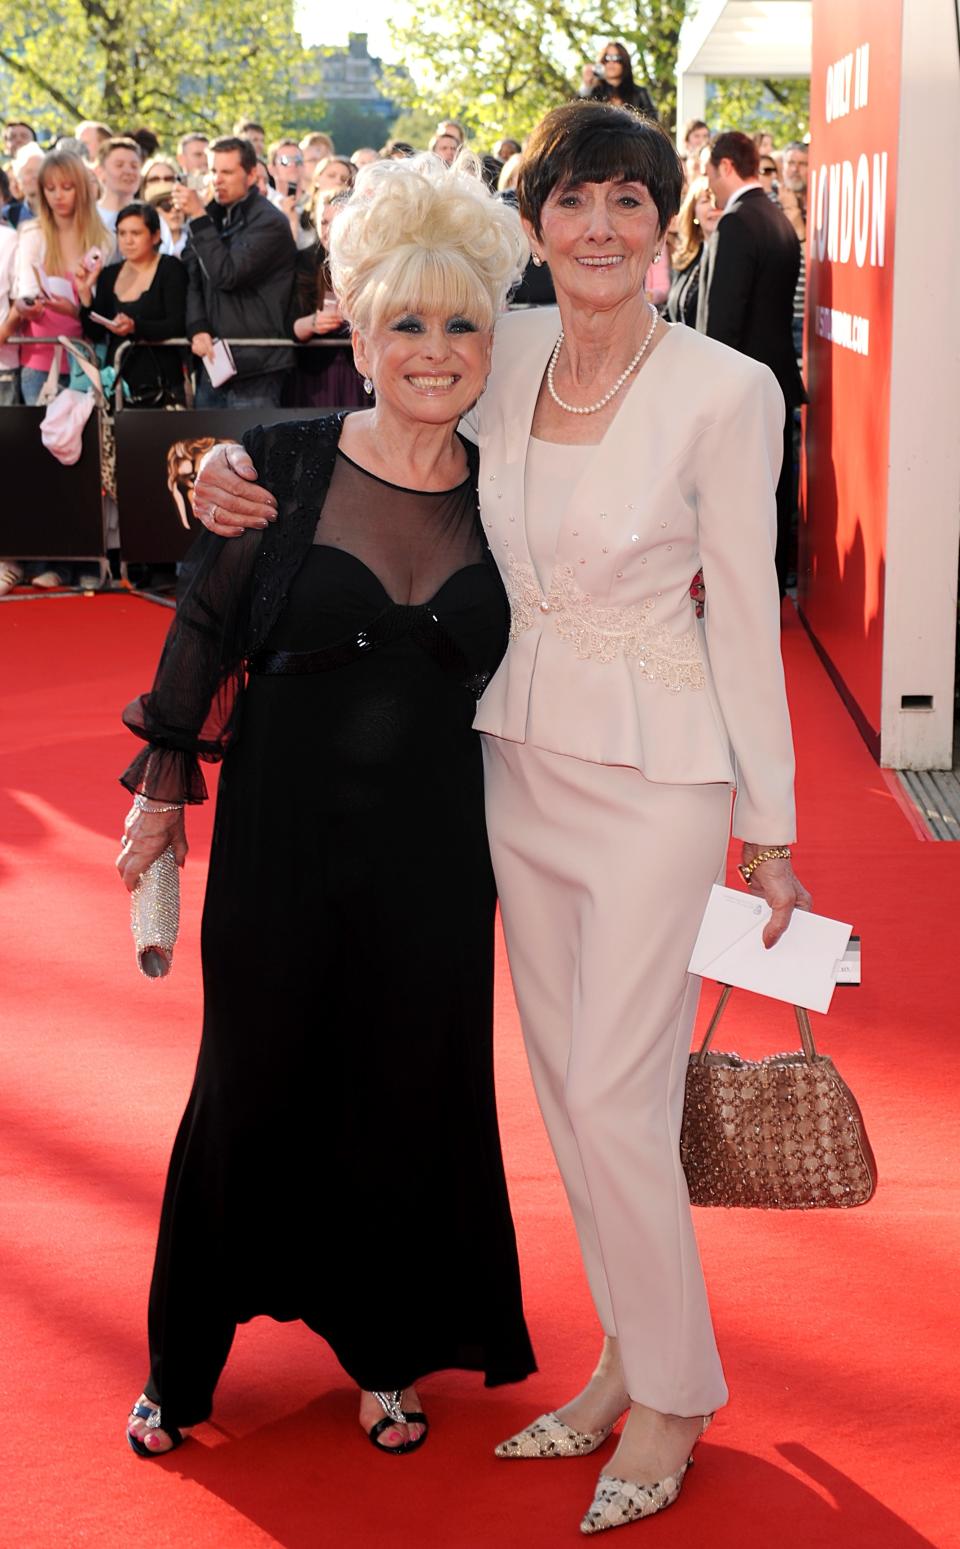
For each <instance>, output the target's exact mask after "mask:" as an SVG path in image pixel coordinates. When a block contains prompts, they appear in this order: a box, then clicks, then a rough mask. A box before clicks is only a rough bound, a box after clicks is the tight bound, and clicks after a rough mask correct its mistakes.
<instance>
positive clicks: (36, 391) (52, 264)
mask: <svg viewBox="0 0 960 1549" xmlns="http://www.w3.org/2000/svg"><path fill="white" fill-rule="evenodd" d="M37 193H38V206H37V214H38V219H37V220H35V221H30V222H29V223H25V224H24V225H22V226H21V228H20V229H19V231H18V239H19V240H18V247H17V259H16V273H15V279H14V293H15V301H16V308H17V313H18V315H19V317H20V320H21V321H20V324H19V329H20V332H21V333H22V334H29V335H30V336H31V337H33V338H43V337H49V336H50V335H56V334H66V335H67V336H68V337H69V338H80V337H81V335H82V333H83V325H82V323H81V321H80V307H79V298H78V296H77V287H76V281H75V279H74V274H75V271H76V269H77V267H78V266H79V265H80V264H82V263H83V261H84V259H87V260H88V262H89V263H90V264H91V265H92V266H96V265H98V264H99V263H100V262H101V261H102V259H103V258H104V257H109V256H110V255H111V254H112V252H113V247H114V240H113V237H112V235H111V234H110V232H109V231H107V229H106V227H105V226H104V224H103V222H102V220H101V219H100V216H99V214H98V213H97V205H96V196H95V193H94V191H93V188H92V186H91V182H90V177H89V171H88V168H87V166H86V164H85V163H84V162H83V161H82V160H81V158H80V157H79V156H76V155H74V153H73V152H72V151H51V152H50V154H49V155H47V156H45V157H44V158H43V162H42V163H41V166H40V174H39V181H38V191H37ZM44 276H46V277H48V278H56V279H59V280H66V281H68V282H69V285H70V296H69V299H68V298H67V297H60V296H54V295H52V294H49V293H48V292H47V291H45V290H44V283H45V281H44ZM55 348H56V346H55V345H52V344H24V345H22V346H21V350H20V361H21V369H20V393H21V396H22V398H23V401H24V403H26V404H35V403H36V401H37V399H38V398H39V396H40V390H41V388H42V387H43V385H44V383H45V382H46V380H47V377H48V375H49V373H50V367H51V365H52V364H53V355H54V349H55ZM69 381H70V373H69V370H68V369H67V366H66V364H65V363H64V364H63V365H62V367H61V371H60V386H61V387H66V386H67V384H68V383H69ZM13 571H17V572H20V573H22V570H21V567H20V566H19V565H14V566H8V567H6V569H5V571H4V575H5V576H6V577H7V578H9V576H10V574H11V573H12V572H13ZM29 571H30V574H31V581H32V584H33V585H34V586H37V587H40V588H41V589H43V590H48V589H50V588H53V587H56V586H59V585H61V584H63V582H64V581H65V580H66V578H67V576H68V575H69V567H67V566H64V565H62V564H61V565H60V566H59V567H58V568H53V567H50V566H47V565H38V564H36V563H34V564H32V565H30V567H29Z"/></svg>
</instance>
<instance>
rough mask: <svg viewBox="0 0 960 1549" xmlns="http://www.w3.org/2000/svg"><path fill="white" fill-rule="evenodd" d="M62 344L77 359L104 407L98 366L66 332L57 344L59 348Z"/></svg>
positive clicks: (95, 395) (71, 356) (98, 400)
mask: <svg viewBox="0 0 960 1549" xmlns="http://www.w3.org/2000/svg"><path fill="white" fill-rule="evenodd" d="M61 346H62V348H63V349H65V350H66V352H67V354H68V355H69V356H70V359H71V360H74V361H76V363H77V365H78V366H79V367H80V370H81V371H82V372H83V374H84V376H85V377H86V378H87V381H88V382H89V383H90V386H91V387H92V388H93V394H94V397H95V399H96V400H97V403H98V404H100V405H101V407H102V405H103V383H102V382H101V380H100V372H99V370H98V369H97V367H96V366H95V365H93V364H92V362H91V361H89V360H88V359H87V356H86V355H85V353H84V351H83V350H82V349H80V348H79V346H78V345H76V344H75V343H74V342H73V340H72V339H71V338H69V337H68V336H67V335H66V334H61V336H60V344H58V345H57V348H58V349H60V348H61Z"/></svg>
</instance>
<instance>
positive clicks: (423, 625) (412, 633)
mask: <svg viewBox="0 0 960 1549" xmlns="http://www.w3.org/2000/svg"><path fill="white" fill-rule="evenodd" d="M404 639H407V640H411V641H413V642H414V644H416V645H418V646H420V647H421V649H422V650H424V651H426V653H427V655H428V656H431V657H433V659H434V661H436V663H437V664H438V666H440V667H443V668H444V669H445V670H447V671H449V672H452V673H454V674H455V675H456V676H458V677H459V678H460V681H461V682H462V683H463V685H464V687H466V688H469V689H470V690H471V692H472V693H474V694H476V695H477V696H479V695H480V694H481V693H482V692H483V689H484V688H485V687H486V684H487V681H488V680H489V673H471V672H470V668H469V664H468V662H467V660H466V658H465V657H464V655H463V652H462V651H461V650H460V647H459V646H458V645H456V643H455V642H454V641H453V640H451V638H450V636H449V635H448V634H447V632H446V630H445V629H444V628H443V626H442V625H441V623H440V621H439V619H438V618H437V616H436V614H435V613H434V612H433V610H432V606H431V604H430V603H420V604H416V605H414V606H411V607H402V606H401V605H400V604H398V603H395V604H394V605H393V606H392V607H390V608H386V609H385V610H384V612H383V613H381V614H380V615H379V616H378V617H377V618H375V619H374V621H373V623H372V624H370V625H369V626H368V627H367V628H366V629H359V630H358V631H357V633H356V634H355V635H348V636H347V637H346V638H345V639H343V640H336V641H334V642H333V643H332V644H331V645H326V646H322V647H321V648H320V650H318V651H265V650H264V651H258V652H257V653H256V655H254V656H251V657H250V659H249V660H248V662H247V671H248V672H249V673H251V674H252V675H254V676H256V677H278V676H293V675H297V674H303V673H311V672H329V671H330V670H331V669H332V668H334V667H347V666H349V665H350V663H351V662H357V661H360V660H361V659H362V658H363V657H364V656H367V655H368V654H369V653H370V652H371V651H375V650H376V649H377V648H378V647H380V646H384V645H390V644H392V643H393V642H394V641H397V640H404Z"/></svg>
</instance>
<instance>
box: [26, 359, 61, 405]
mask: <svg viewBox="0 0 960 1549" xmlns="http://www.w3.org/2000/svg"><path fill="white" fill-rule="evenodd" d="M48 375H49V373H48V372H46V371H40V370H39V369H38V368H37V367H36V366H21V368H20V392H21V394H22V395H23V401H24V403H36V401H37V399H38V398H39V397H40V389H41V388H42V386H43V384H44V382H45V381H46V380H47V376H48ZM60 386H61V387H69V386H70V373H69V371H66V372H64V373H63V375H62V376H61V377H60Z"/></svg>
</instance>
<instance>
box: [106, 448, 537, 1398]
mask: <svg viewBox="0 0 960 1549" xmlns="http://www.w3.org/2000/svg"><path fill="white" fill-rule="evenodd" d="M339 424H340V421H329V420H328V421H315V422H313V424H312V425H311V424H309V423H306V424H298V425H293V426H289V425H288V426H282V425H281V426H276V427H273V428H272V429H270V430H267V431H260V432H256V433H254V434H253V435H252V436H251V437H249V438H248V446H249V449H250V451H251V453H252V455H253V456H254V460H255V462H256V464H257V467H258V471H259V472H260V473H261V475H262V476H264V477H265V482H266V483H267V484H268V486H269V487H271V488H272V489H273V491H274V493H275V494H276V495H277V497H278V502H279V510H280V520H279V522H278V523H277V524H276V527H275V528H273V529H271V532H270V534H268V536H267V539H265V540H264V541H263V543H262V544H261V545H260V550H259V552H258V553H256V554H254V553H253V548H254V545H253V543H252V541H251V538H250V535H246V536H245V538H244V539H238V540H228V541H226V542H224V541H223V540H216V539H213V540H211V539H210V538H209V536H206V537H205V538H201V540H199V541H200V543H201V545H202V546H203V548H204V555H203V556H201V560H200V562H199V563H198V564H197V565H195V566H194V570H195V572H196V575H195V576H194V578H193V579H192V580H191V578H190V576H189V575H188V581H187V589H186V595H185V598H184V601H183V602H181V604H180V607H179V610H178V621H177V625H175V626H174V631H172V632H171V638H170V640H168V644H167V647H166V649H165V653H164V659H163V661H162V662H161V668H160V671H159V674H158V679H157V683H156V684H155V685H154V690H153V692H152V694H151V695H148V696H145V698H144V699H143V700H141V701H139V702H138V703H136V704H135V705H134V706H132V707H130V710H129V711H128V713H127V717H126V719H127V721H128V724H131V725H132V726H133V727H134V729H136V730H138V731H139V732H140V734H141V735H143V736H145V737H146V738H147V740H148V746H147V747H146V748H145V749H144V752H143V754H142V755H141V757H140V759H139V760H137V761H136V762H135V764H134V765H132V766H131V769H130V770H128V771H127V774H126V775H125V776H124V780H125V783H127V784H128V785H131V786H132V787H134V788H137V789H142V790H147V791H148V793H149V794H156V795H160V796H167V797H171V796H173V795H174V794H175V791H174V789H173V788H172V786H173V783H174V782H175V780H176V779H177V778H179V779H180V781H181V794H183V795H186V796H187V799H191V798H195V797H196V795H197V794H198V793H197V789H196V786H195V784H194V783H193V782H194V780H195V779H196V778H198V776H196V775H195V774H194V773H193V772H192V770H191V767H190V766H191V765H193V762H194V761H193V759H192V758H191V756H190V750H191V748H192V750H193V752H194V753H195V752H197V751H199V752H200V753H201V756H214V757H215V756H219V755H220V754H222V756H223V769H222V774H221V779H220V788H219V795H218V800H217V811H216V821H215V826H214V837H213V847H212V852H211V858H210V872H209V880H208V884H207V894H206V903H205V907H204V915H203V927H202V955H203V982H204V1023H203V1038H202V1043H201V1048H200V1056H199V1063H198V1066H197V1073H196V1079H195V1083H194V1087H193V1091H192V1093H191V1095H190V1099H189V1103H188V1106H187V1110H186V1113H185V1115H184V1118H183V1121H182V1124H181V1126H180V1130H179V1133H178V1135H177V1139H176V1143H175V1146H174V1152H173V1158H172V1161H171V1165H170V1172H169V1177H168V1181H167V1189H166V1194H165V1198H164V1205H163V1213H162V1219H161V1225H160V1235H159V1243H158V1249H157V1258H156V1265H155V1270H154V1277H153V1284H152V1288H151V1296H150V1320H149V1321H150V1353H151V1377H150V1382H149V1383H148V1385H147V1392H148V1395H149V1396H150V1397H151V1398H152V1399H153V1400H154V1401H155V1402H158V1403H161V1404H162V1406H163V1414H164V1419H165V1421H167V1422H169V1423H170V1424H175V1425H190V1424H195V1423H197V1422H198V1421H200V1420H202V1419H204V1418H206V1416H207V1415H208V1414H209V1412H210V1408H211V1404H212V1396H213V1390H214V1387H215V1385H216V1381H217V1378H218V1376H219V1374H220V1371H221V1369H222V1366H223V1363H224V1361H225V1360H226V1356H227V1353H228V1351H229V1347H230V1342H231V1340H232V1337H233V1334H234V1331H235V1326H236V1324H237V1323H239V1322H245V1321H246V1320H248V1319H250V1318H252V1317H254V1316H256V1315H258V1314H268V1315H269V1316H271V1317H273V1318H277V1319H280V1320H289V1319H295V1318H300V1319H302V1320H303V1321H304V1322H305V1323H307V1324H308V1325H309V1327H310V1328H312V1329H313V1330H315V1331H316V1332H317V1333H318V1334H320V1335H321V1336H322V1337H323V1338H324V1339H325V1340H327V1341H328V1342H329V1344H330V1345H331V1347H332V1348H333V1350H334V1352H335V1354H336V1356H337V1357H338V1359H339V1361H340V1362H341V1364H342V1365H343V1367H344V1369H345V1370H346V1371H347V1372H348V1373H349V1375H350V1376H351V1377H352V1378H353V1379H354V1380H355V1381H356V1382H357V1383H358V1384H359V1386H360V1387H362V1388H365V1389H368V1390H375V1389H380V1390H385V1389H398V1388H403V1387H406V1386H408V1385H410V1384H411V1383H412V1382H413V1381H414V1380H415V1379H416V1378H418V1377H421V1376H423V1375H425V1374H426V1373H428V1372H431V1371H436V1370H439V1369H442V1368H447V1367H461V1368H466V1369H468V1370H476V1371H480V1372H483V1373H484V1376H485V1380H486V1382H487V1384H488V1385H493V1384H496V1383H502V1382H511V1381H516V1380H519V1379H520V1378H522V1377H524V1376H526V1375H527V1374H528V1373H529V1372H531V1371H532V1370H533V1369H534V1362H533V1354H532V1350H531V1347H530V1341H529V1338H528V1335H527V1330H526V1327H525V1324H524V1319H523V1311H522V1307H521V1300H520V1282H519V1270H518V1264H517V1255H516V1243H515V1238H514V1231H513V1223H512V1220H511V1216H510V1207H509V1202H508V1198H507V1190H506V1183H505V1179H504V1173H503V1164H502V1160H501V1155H500V1144H499V1135H498V1130H497V1118H496V1110H495V1103H494V1086H493V1053H492V1020H493V928H494V909H495V889H494V880H493V874H492V871H491V866H490V859H489V854H488V850H487V838H486V831H485V826H484V815H483V790H482V768H481V758H480V746H479V738H478V736H477V734H476V733H475V732H474V731H473V730H472V720H473V715H474V710H475V704H476V696H477V695H478V694H479V692H480V691H481V690H482V687H483V685H484V684H485V682H486V681H487V679H488V678H489V677H490V675H491V674H492V673H493V671H494V670H495V669H496V666H497V664H498V662H499V660H500V657H501V655H502V653H503V650H504V647H505V643H506V632H507V625H508V609H507V602H506V597H505V595H504V592H503V588H502V584H501V582H500V579H499V575H498V573H497V570H496V567H495V565H494V564H493V561H492V558H491V557H490V555H489V552H488V550H487V548H486V544H485V541H484V539H483V536H482V532H481V529H480V526H479V523H478V519H477V507H476V489H475V483H476V466H475V464H476V459H475V453H474V452H473V449H472V448H471V449H470V459H471V473H470V476H469V477H468V479H467V480H466V481H465V482H464V484H463V485H461V486H460V487H459V488H457V489H455V490H452V491H445V492H441V493H421V492H416V491H408V490H404V489H402V488H399V487H397V486H396V485H392V484H389V483H385V482H383V481H382V480H380V479H377V478H375V477H374V476H373V475H371V474H369V473H367V472H366V471H365V470H363V469H361V468H359V467H358V466H357V465H355V464H353V463H351V462H350V461H349V459H347V458H346V457H345V455H344V454H342V453H340V452H338V451H337V449H336V438H337V436H338V434H339ZM331 426H332V429H331ZM317 427H318V428H317ZM324 438H325V439H326V442H327V445H324V444H323V442H324ZM313 443H319V452H318V451H317V446H316V445H314V444H313ZM305 490H306V495H305V493H304V491H305ZM314 501H316V502H317V504H314V503H313V502H314ZM319 504H322V515H321V514H320V511H319V509H318V505H319ZM318 517H319V521H318V520H317V518H318ZM285 524H286V532H285V534H284V531H283V529H284V527H285ZM297 534H299V537H297ZM291 542H294V543H295V548H294V551H293V552H291V550H290V544H291ZM244 544H245V545H246V547H247V550H248V554H247V555H246V556H244V555H241V554H239V553H237V552H236V551H237V550H239V549H240V548H241V546H242V545H244ZM271 544H272V545H273V552H272V553H271V552H270V551H269V545H271ZM231 551H233V552H231ZM211 556H212V558H211ZM251 556H252V557H251ZM225 565H226V566H232V567H233V570H234V574H233V575H232V577H231V579H230V584H229V585H228V584H227V583H226V581H225V579H224V577H223V576H221V580H220V583H219V585H220V589H219V590H218V583H217V582H216V580H215V577H216V576H217V574H218V572H220V571H222V570H223V567H224V566H225ZM205 567H206V572H205V573H206V581H205V582H204V581H203V579H202V577H203V574H204V569H205ZM284 568H286V572H287V577H288V580H287V584H284V582H283V581H281V583H280V588H279V591H278V583H277V575H278V571H279V572H283V571H284ZM189 569H190V567H188V571H189ZM197 575H199V576H200V577H201V579H200V580H199V581H198V580H197V579H196V576H197ZM280 593H282V600H281V595H280ZM228 600H229V606H228ZM231 608H232V609H233V612H232V613H231V612H230V610H231ZM228 615H229V617H228ZM273 615H275V619H274V621H273V622H272V623H270V620H271V617H272V616H273ZM258 617H259V618H260V619H261V623H262V621H263V619H264V618H266V620H267V621H268V623H269V624H270V627H269V631H268V633H267V635H266V637H265V638H263V639H260V640H258V639H257V619H258ZM177 630H179V639H178V638H177V635H176V633H175V632H176V631H177ZM231 630H232V631H234V633H235V635H236V637H237V638H240V637H243V636H245V637H246V646H247V649H246V651H245V656H246V660H247V669H248V678H247V681H246V686H245V688H244V687H241V686H240V685H242V676H237V674H236V672H235V671H234V679H235V682H236V684H237V685H238V691H237V693H236V695H235V700H234V702H232V703H231V704H230V705H229V707H228V708H227V709H223V706H224V704H225V701H226V699H227V698H229V695H228V684H229V679H230V673H231V671H232V670H233V668H232V663H231V661H230V657H231V655H232V654H235V648H234V650H233V651H231V649H230V648H229V645H228V644H227V642H228V639H229V637H230V634H231ZM194 637H195V638H194ZM212 639H214V640H216V643H217V650H216V651H215V652H214V654H215V655H217V656H218V657H219V662H218V670H217V677H218V686H217V690H216V693H215V694H214V696H213V706H214V710H207V711H206V722H205V724H203V725H201V724H200V721H201V717H202V715H203V713H204V706H203V704H202V703H200V700H202V699H203V698H204V697H205V696H199V699H198V700H197V702H196V703H193V704H189V703H186V702H185V701H188V700H189V699H190V695H191V693H192V690H191V689H190V688H189V687H183V686H182V685H181V688H180V691H179V700H178V683H181V680H182V681H183V683H186V680H187V679H188V678H189V679H190V680H191V682H192V681H193V680H194V679H195V678H196V676H197V672H198V666H197V660H196V657H197V655H198V654H199V658H200V675H201V676H202V675H203V671H202V669H203V663H204V661H206V660H207V656H205V654H204V653H205V652H206V653H207V654H209V646H210V641H211V640H212ZM195 697H196V696H195ZM218 704H219V705H220V707H221V712H222V715H221V719H222V720H223V721H224V723H228V727H229V729H228V730H227V729H225V726H223V725H221V726H220V727H219V729H218V736H217V737H214V738H211V725H212V721H211V717H214V719H215V715H214V711H215V709H216V706H217V705H218ZM191 723H192V740H191V736H190V735H188V734H187V732H188V730H189V727H190V724H191ZM214 742H216V743H217V744H218V745H217V746H216V748H214V749H213V751H211V747H212V743H214ZM205 750H206V751H205ZM176 765H178V766H179V771H180V772H179V776H177V775H176V774H175V773H174V772H173V769H174V766H176Z"/></svg>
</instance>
